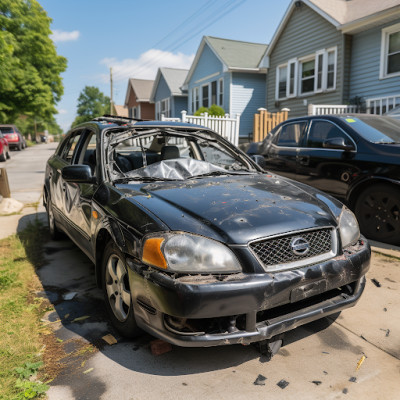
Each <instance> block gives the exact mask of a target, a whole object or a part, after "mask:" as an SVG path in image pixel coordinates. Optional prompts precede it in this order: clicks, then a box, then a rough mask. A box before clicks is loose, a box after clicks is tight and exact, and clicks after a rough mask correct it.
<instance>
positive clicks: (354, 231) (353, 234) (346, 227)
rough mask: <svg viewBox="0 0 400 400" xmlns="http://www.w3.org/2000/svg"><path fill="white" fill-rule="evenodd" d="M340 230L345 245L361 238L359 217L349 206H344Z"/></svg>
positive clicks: (340, 218)
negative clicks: (357, 217)
mask: <svg viewBox="0 0 400 400" xmlns="http://www.w3.org/2000/svg"><path fill="white" fill-rule="evenodd" d="M339 231H340V237H341V239H342V246H343V247H347V246H349V245H351V244H354V243H355V242H357V240H358V239H359V238H360V228H359V227H358V222H357V219H356V217H355V215H354V214H353V213H352V212H351V211H350V210H349V209H348V208H347V207H343V209H342V212H341V214H340V217H339Z"/></svg>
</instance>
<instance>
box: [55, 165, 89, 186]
mask: <svg viewBox="0 0 400 400" xmlns="http://www.w3.org/2000/svg"><path fill="white" fill-rule="evenodd" d="M61 176H62V178H63V179H64V180H65V181H66V182H71V183H95V182H96V178H95V177H94V176H93V175H92V170H91V169H90V166H89V165H81V164H77V165H67V166H66V167H64V168H63V169H62V170H61Z"/></svg>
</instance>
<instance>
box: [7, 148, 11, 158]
mask: <svg viewBox="0 0 400 400" xmlns="http://www.w3.org/2000/svg"><path fill="white" fill-rule="evenodd" d="M6 157H7V160H9V159H10V158H11V156H10V150H9V151H7V153H6Z"/></svg>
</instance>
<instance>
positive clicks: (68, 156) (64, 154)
mask: <svg viewBox="0 0 400 400" xmlns="http://www.w3.org/2000/svg"><path fill="white" fill-rule="evenodd" d="M81 135H82V131H78V132H76V133H75V134H72V135H71V136H70V138H69V140H68V142H67V143H66V145H65V146H64V148H63V149H62V151H61V154H60V157H61V158H62V159H63V160H65V161H66V162H67V163H69V164H71V161H72V157H73V155H74V151H75V148H76V145H77V144H78V141H79V139H80V137H81Z"/></svg>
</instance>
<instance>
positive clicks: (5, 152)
mask: <svg viewBox="0 0 400 400" xmlns="http://www.w3.org/2000/svg"><path fill="white" fill-rule="evenodd" d="M7 158H10V147H9V145H8V141H7V139H6V138H5V137H4V135H3V134H2V133H1V132H0V161H6V159H7Z"/></svg>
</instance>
